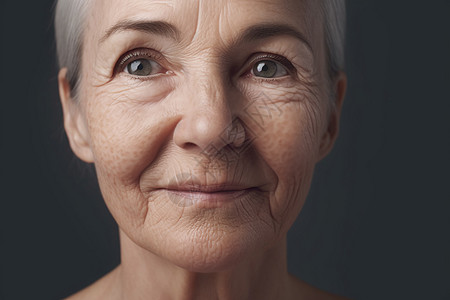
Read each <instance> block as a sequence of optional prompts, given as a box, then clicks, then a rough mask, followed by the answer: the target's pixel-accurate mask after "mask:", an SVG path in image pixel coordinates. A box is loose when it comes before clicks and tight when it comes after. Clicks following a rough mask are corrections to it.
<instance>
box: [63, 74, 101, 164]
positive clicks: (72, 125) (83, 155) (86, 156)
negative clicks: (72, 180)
mask: <svg viewBox="0 0 450 300" xmlns="http://www.w3.org/2000/svg"><path fill="white" fill-rule="evenodd" d="M66 75H67V68H63V69H61V70H60V71H59V74H58V86H59V97H60V98H61V105H62V110H63V116H64V129H65V130H66V134H67V137H68V139H69V143H70V147H71V148H72V151H73V152H74V153H75V155H76V156H78V158H79V159H81V160H83V161H85V162H87V163H92V162H94V155H93V153H92V150H91V145H90V138H89V131H88V129H87V124H86V121H85V118H84V117H83V114H82V111H81V108H80V105H79V103H76V102H75V100H74V99H72V96H71V94H70V92H71V88H70V85H69V82H68V81H67V77H66Z"/></svg>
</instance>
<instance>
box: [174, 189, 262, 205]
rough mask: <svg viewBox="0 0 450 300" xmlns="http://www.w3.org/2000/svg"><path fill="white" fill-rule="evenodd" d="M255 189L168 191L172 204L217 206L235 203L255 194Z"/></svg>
mask: <svg viewBox="0 0 450 300" xmlns="http://www.w3.org/2000/svg"><path fill="white" fill-rule="evenodd" d="M253 190H254V189H245V190H236V191H220V192H212V193H206V192H191V191H179V190H166V191H167V193H168V196H169V198H170V199H171V200H172V202H174V203H176V204H178V205H182V206H189V205H194V204H204V205H207V206H217V205H221V204H225V203H228V202H233V201H236V200H239V199H242V198H243V197H246V196H247V195H248V194H250V193H251V192H253Z"/></svg>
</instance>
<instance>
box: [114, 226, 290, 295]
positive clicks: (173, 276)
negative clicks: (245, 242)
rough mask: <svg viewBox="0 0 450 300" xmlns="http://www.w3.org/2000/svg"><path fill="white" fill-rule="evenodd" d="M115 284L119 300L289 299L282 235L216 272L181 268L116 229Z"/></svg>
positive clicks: (284, 242)
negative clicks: (118, 254) (117, 262)
mask: <svg viewBox="0 0 450 300" xmlns="http://www.w3.org/2000/svg"><path fill="white" fill-rule="evenodd" d="M120 246H121V264H120V266H119V267H118V270H117V271H118V273H119V275H118V289H119V290H120V291H121V292H120V294H121V295H122V299H174V300H175V299H177V300H191V299H196V300H200V299H208V300H215V299H216V300H228V299H233V300H250V299H260V300H264V299H288V298H289V296H290V293H289V292H290V277H289V274H288V272H287V265H286V237H284V238H282V239H281V240H280V241H279V242H278V245H275V247H272V248H270V249H267V250H265V251H261V252H260V253H256V254H254V255H251V256H250V257H248V258H246V259H243V260H242V263H239V264H238V265H234V266H232V267H230V268H229V269H227V270H224V271H221V272H217V273H198V272H191V271H189V270H185V269H183V268H180V267H178V266H176V265H174V264H172V263H171V262H169V261H167V260H165V259H163V258H161V257H159V256H157V255H155V254H153V253H152V252H150V251H148V250H146V249H143V248H142V247H140V246H138V245H136V244H135V243H134V242H133V241H132V240H130V239H129V238H128V236H127V235H126V234H125V233H123V232H122V231H121V230H120Z"/></svg>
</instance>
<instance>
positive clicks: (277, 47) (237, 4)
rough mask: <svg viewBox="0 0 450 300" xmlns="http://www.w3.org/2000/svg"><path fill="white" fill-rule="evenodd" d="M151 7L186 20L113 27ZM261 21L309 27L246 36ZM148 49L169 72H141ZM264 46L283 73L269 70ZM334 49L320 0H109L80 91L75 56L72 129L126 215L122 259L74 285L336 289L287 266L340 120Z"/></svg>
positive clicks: (105, 292)
mask: <svg viewBox="0 0 450 300" xmlns="http://www.w3.org/2000/svg"><path fill="white" fill-rule="evenodd" d="M310 2H311V3H310ZM99 16H101V17H99ZM136 21H139V22H142V21H145V22H150V21H164V22H167V23H170V24H171V25H172V26H173V27H175V28H176V29H175V30H173V31H170V30H169V32H172V34H170V33H168V32H167V30H161V29H160V30H159V31H157V32H147V31H148V30H147V31H146V32H144V30H143V29H142V26H141V27H139V28H140V29H138V30H136V28H135V29H132V30H131V29H118V28H117V26H116V28H115V29H111V28H114V26H115V25H116V24H118V23H120V24H130V22H136ZM121 22H122V23H121ZM124 22H128V23H124ZM261 24H263V25H264V26H269V25H268V24H272V25H270V26H273V24H282V25H287V26H290V27H291V28H294V29H295V30H296V31H298V32H300V33H301V34H302V35H303V37H304V38H303V41H302V40H301V39H299V38H298V37H295V36H293V35H292V34H289V33H283V34H278V33H275V34H273V35H271V36H265V37H261V36H257V37H256V38H255V35H254V36H253V38H252V39H248V38H247V39H240V38H239V37H242V36H243V32H246V30H247V29H248V28H250V27H252V26H255V25H261ZM147 27H148V26H147ZM136 49H138V50H136ZM129 53H134V54H136V55H138V56H136V57H134V58H129V57H128V58H127V56H126V55H127V54H129ZM274 55H275V56H274ZM124 56H125V58H126V59H125V63H124V64H121V62H122V61H123V58H124ZM280 57H281V58H280ZM136 59H150V60H152V64H153V71H154V73H152V74H151V75H150V76H136V75H132V74H129V73H127V72H126V70H127V68H126V66H127V64H128V63H130V62H132V61H133V60H136ZM262 60H271V61H277V69H278V70H279V73H277V74H281V75H280V76H278V75H277V76H276V78H262V77H259V76H257V74H255V72H254V68H253V67H254V66H255V64H258V62H260V61H262ZM325 62H326V59H325V45H324V42H323V28H322V20H321V17H320V14H319V10H318V6H317V2H315V1H283V0H278V1H238V0H236V1H225V0H223V1H219V0H218V1H145V0H134V1H124V0H120V1H119V0H114V1H112V0H108V1H106V0H105V1H100V0H99V1H94V2H93V6H92V7H91V9H90V15H89V16H88V20H87V27H86V31H85V35H84V45H83V59H82V71H81V88H80V93H79V95H78V97H77V99H76V100H75V99H72V97H71V92H70V87H69V85H68V83H67V80H66V79H65V73H66V71H67V70H66V69H64V68H63V69H62V70H61V72H60V74H59V84H60V95H61V101H62V104H63V111H64V122H65V128H66V132H67V135H68V137H69V141H70V145H71V147H72V149H73V151H74V152H75V154H76V155H77V156H78V157H79V158H80V159H82V160H84V161H86V162H89V163H94V164H95V167H96V171H97V176H98V181H99V184H100V188H101V191H102V194H103V197H104V199H105V202H106V204H107V206H108V208H109V210H110V211H111V213H112V215H113V216H114V218H115V220H116V221H117V223H118V224H119V228H120V241H121V264H120V265H119V266H118V267H117V268H116V269H115V270H113V271H112V272H111V273H110V274H108V275H106V276H105V277H103V278H102V279H100V280H99V281H98V282H96V283H95V284H93V285H92V286H90V287H88V288H87V289H85V290H83V291H81V292H80V293H78V294H76V295H74V296H73V298H74V299H76V298H79V299H91V298H92V299H334V298H333V296H332V295H329V294H327V293H324V292H321V291H319V290H317V289H315V288H313V287H311V286H309V285H307V284H306V283H303V282H301V281H300V280H298V279H295V278H293V277H292V276H290V275H289V274H288V272H287V267H286V233H287V231H288V229H289V228H290V227H291V225H292V224H293V222H294V220H295V219H296V217H297V215H298V214H299V212H300V210H301V208H302V206H303V204H304V202H305V199H306V195H307V193H308V189H309V186H310V182H311V178H312V174H313V170H314V166H315V164H316V163H317V162H318V161H319V160H320V159H322V158H323V157H324V156H325V155H326V154H327V153H328V152H329V151H330V149H331V148H332V145H333V143H334V140H335V138H336V136H337V131H338V121H339V114H340V109H341V104H342V99H343V95H344V91H345V86H346V82H345V76H344V75H343V74H338V76H337V77H336V78H335V80H334V81H333V82H332V83H331V84H330V79H329V77H328V75H327V66H326V64H325ZM330 95H334V96H333V97H332V99H330ZM331 102H334V105H330V103H331ZM183 184H185V185H184V186H186V185H187V186H188V190H190V191H180V186H182V185H183ZM209 188H213V189H219V192H217V193H212V192H211V191H208V192H206V191H205V190H202V189H209ZM197 189H200V190H197ZM224 189H228V190H232V192H224V191H223V190H224ZM193 190H195V191H193ZM215 191H216V190H215ZM236 191H237V192H236ZM240 191H243V192H242V193H241V192H240ZM201 199H203V200H204V199H206V200H207V201H200V200H201Z"/></svg>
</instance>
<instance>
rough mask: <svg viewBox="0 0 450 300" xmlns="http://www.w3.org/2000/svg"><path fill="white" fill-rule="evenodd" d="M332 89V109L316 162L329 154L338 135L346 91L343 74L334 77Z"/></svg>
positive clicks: (345, 78)
mask: <svg viewBox="0 0 450 300" xmlns="http://www.w3.org/2000/svg"><path fill="white" fill-rule="evenodd" d="M333 89H334V90H333V94H332V95H334V99H333V101H334V107H332V108H331V111H330V115H329V117H328V126H327V129H326V131H325V132H324V134H323V136H322V139H321V143H320V149H319V159H318V161H320V160H322V159H323V158H324V157H325V156H327V155H328V153H330V151H331V149H333V145H334V142H335V141H336V138H337V136H338V133H339V120H340V117H341V110H342V103H343V102H344V96H345V92H346V90H347V76H346V75H345V73H344V72H339V73H338V74H337V76H336V77H335V80H334V84H333Z"/></svg>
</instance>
